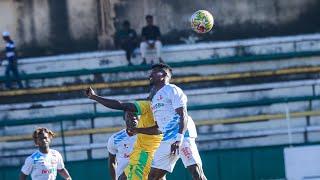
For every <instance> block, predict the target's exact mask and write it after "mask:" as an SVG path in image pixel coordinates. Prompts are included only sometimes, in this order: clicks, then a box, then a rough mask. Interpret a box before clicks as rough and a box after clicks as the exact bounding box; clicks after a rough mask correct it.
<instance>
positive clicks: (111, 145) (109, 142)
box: [107, 136, 117, 155]
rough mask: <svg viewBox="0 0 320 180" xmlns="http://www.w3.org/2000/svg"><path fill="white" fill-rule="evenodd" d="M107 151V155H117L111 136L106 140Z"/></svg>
mask: <svg viewBox="0 0 320 180" xmlns="http://www.w3.org/2000/svg"><path fill="white" fill-rule="evenodd" d="M107 149H108V151H109V153H111V154H113V155H115V154H116V153H117V148H116V147H115V145H114V140H113V136H111V137H110V138H109V139H108V145H107Z"/></svg>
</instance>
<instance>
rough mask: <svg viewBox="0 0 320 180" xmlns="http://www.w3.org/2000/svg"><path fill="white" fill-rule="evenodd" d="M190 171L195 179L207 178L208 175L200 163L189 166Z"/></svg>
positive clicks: (202, 179)
mask: <svg viewBox="0 0 320 180" xmlns="http://www.w3.org/2000/svg"><path fill="white" fill-rule="evenodd" d="M187 169H188V171H189V172H190V174H191V176H192V179H195V180H207V178H206V176H205V175H204V172H203V169H202V167H201V166H200V165H198V164H193V165H190V166H188V167H187Z"/></svg>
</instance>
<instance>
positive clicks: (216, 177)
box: [0, 0, 320, 180]
mask: <svg viewBox="0 0 320 180" xmlns="http://www.w3.org/2000/svg"><path fill="white" fill-rule="evenodd" d="M199 9H204V10H207V11H209V12H211V13H212V14H213V16H214V18H215V25H214V27H213V29H212V31H210V32H209V33H206V34H198V33H196V32H193V31H192V29H191V27H190V17H191V15H192V14H193V13H194V12H195V11H197V10H199ZM319 9H320V1H318V0H269V1H263V0H228V1H224V0H202V1H191V0H173V1H169V0H1V1H0V31H1V32H9V34H10V38H11V39H12V40H13V41H14V42H15V46H16V49H15V50H16V57H17V64H16V66H15V67H17V69H18V74H19V76H18V77H17V76H8V75H7V73H6V71H9V70H8V66H9V64H10V63H9V61H7V60H6V59H8V57H6V51H5V50H6V42H5V41H2V42H1V43H0V52H1V56H0V59H1V60H3V62H2V65H1V66H0V135H1V137H0V179H1V180H9V179H17V178H18V175H19V173H20V168H21V166H22V164H23V163H24V160H25V158H26V157H27V156H29V155H30V154H32V153H33V152H34V151H35V150H36V147H35V146H34V144H33V141H32V138H31V134H32V132H33V130H34V129H35V128H36V127H38V126H45V127H48V128H50V129H52V130H54V131H55V132H56V133H58V136H57V137H56V138H55V139H54V140H53V142H52V145H51V147H52V148H53V149H57V150H58V151H60V152H61V154H62V155H63V157H64V160H65V163H66V167H67V169H68V170H69V172H70V174H71V175H72V177H73V179H76V180H85V179H110V176H109V174H108V166H107V159H106V158H107V156H108V155H107V154H108V152H107V149H106V145H107V140H108V138H109V137H110V136H111V135H112V134H113V133H114V132H116V131H118V130H120V129H122V128H123V127H124V124H123V121H122V113H121V112H120V111H113V110H110V109H107V108H104V107H103V106H101V105H99V104H96V103H94V102H93V101H91V100H89V99H87V98H86V96H85V95H84V89H85V88H86V87H88V86H90V85H91V86H93V87H94V88H95V89H96V90H97V92H98V94H100V95H102V96H107V97H110V98H115V99H120V100H125V101H132V100H134V99H139V98H145V97H146V96H147V93H148V91H149V83H148V79H147V75H148V70H149V69H150V65H151V64H152V63H156V62H157V61H158V59H157V56H156V52H155V51H154V50H152V49H151V50H148V51H147V54H146V57H145V58H146V59H147V64H144V63H142V62H143V61H142V57H141V52H140V50H141V49H140V48H139V43H140V42H141V39H142V38H141V29H142V27H144V26H145V25H146V21H145V16H146V15H148V14H150V15H152V16H153V20H154V24H155V25H156V26H158V27H159V29H160V31H161V42H162V48H161V58H162V60H163V61H164V62H166V63H168V64H169V65H170V66H171V67H173V69H174V70H173V74H174V77H173V81H172V83H174V84H177V85H178V86H179V87H181V88H182V89H183V90H184V92H185V93H186V94H187V95H188V106H189V107H188V113H189V114H190V115H191V116H192V117H193V119H194V121H195V123H196V125H197V131H198V138H197V145H198V148H199V150H200V155H201V157H202V161H203V166H204V171H205V174H206V176H207V178H208V179H209V180H262V179H263V180H266V179H269V180H271V179H273V180H275V179H289V180H295V179H297V180H298V179H320V166H319V164H318V162H319V160H320V146H318V145H319V143H320V117H319V116H320V111H319V108H320V79H319V77H320V59H319V58H320V18H319V17H320V11H319ZM126 20H127V21H129V22H130V25H131V28H132V29H133V30H135V31H136V34H137V37H136V38H135V39H134V42H135V46H134V48H132V54H131V56H130V61H128V58H127V57H126V53H125V51H124V50H123V49H124V48H123V46H122V44H121V42H122V41H121V38H123V36H121V32H122V31H121V30H123V29H122V28H123V22H124V21H126ZM10 70H12V69H10ZM13 74H14V73H13ZM17 80H19V81H21V83H22V86H20V85H19V83H16V82H19V81H17ZM8 82H10V84H11V86H8V84H7V83H8ZM178 177H179V179H181V180H187V179H191V177H190V176H189V174H188V171H187V170H186V169H185V168H184V167H183V165H182V163H181V161H179V163H178V164H177V166H176V167H175V169H174V172H173V173H172V174H170V175H169V176H168V177H167V179H169V180H170V179H176V178H178ZM59 178H60V177H59ZM59 178H58V179H59Z"/></svg>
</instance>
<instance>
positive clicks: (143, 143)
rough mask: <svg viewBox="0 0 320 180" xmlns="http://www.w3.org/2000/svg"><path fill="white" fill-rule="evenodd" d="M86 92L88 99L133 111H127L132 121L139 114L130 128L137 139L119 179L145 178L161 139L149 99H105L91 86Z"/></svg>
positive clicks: (137, 179) (145, 179) (133, 179)
mask: <svg viewBox="0 0 320 180" xmlns="http://www.w3.org/2000/svg"><path fill="white" fill-rule="evenodd" d="M86 94H87V96H88V97H89V98H90V99H93V100H95V101H97V102H99V103H101V104H102V105H104V106H106V107H108V108H111V109H118V110H123V111H126V112H134V113H128V117H130V118H131V119H132V120H133V121H134V120H135V119H137V115H138V116H139V118H138V126H137V128H132V129H131V130H132V131H133V132H135V133H137V140H136V143H135V144H134V149H133V152H132V153H131V154H130V160H129V165H128V166H127V167H126V169H125V173H124V174H123V175H121V176H120V178H119V179H128V180H147V179H148V175H149V172H150V169H151V163H152V160H153V156H154V153H155V151H156V150H157V149H158V147H159V145H160V142H161V140H162V134H161V132H160V131H159V130H158V126H157V124H156V123H155V121H154V118H153V113H152V110H151V104H150V101H148V100H144V101H135V102H134V103H124V102H121V101H118V100H113V99H107V98H103V97H100V96H98V95H96V93H95V92H94V91H93V89H92V88H91V87H90V88H88V89H87V91H86Z"/></svg>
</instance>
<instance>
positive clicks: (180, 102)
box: [171, 87, 188, 109]
mask: <svg viewBox="0 0 320 180" xmlns="http://www.w3.org/2000/svg"><path fill="white" fill-rule="evenodd" d="M171 101H172V106H173V108H174V109H177V108H180V107H187V101H188V100H187V96H186V95H185V94H184V92H183V91H182V89H180V88H179V87H173V88H172V92H171Z"/></svg>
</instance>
